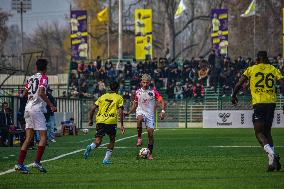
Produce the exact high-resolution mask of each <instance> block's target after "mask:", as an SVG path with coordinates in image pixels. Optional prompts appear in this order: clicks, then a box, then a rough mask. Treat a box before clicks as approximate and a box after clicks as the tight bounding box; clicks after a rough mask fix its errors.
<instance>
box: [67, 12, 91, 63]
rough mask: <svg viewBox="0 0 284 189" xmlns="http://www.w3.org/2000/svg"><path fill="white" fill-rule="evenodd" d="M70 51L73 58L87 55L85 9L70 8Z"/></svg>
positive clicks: (79, 58)
mask: <svg viewBox="0 0 284 189" xmlns="http://www.w3.org/2000/svg"><path fill="white" fill-rule="evenodd" d="M70 28H71V32H70V33H71V34H70V39H71V53H72V59H73V60H85V59H87V57H88V31H87V28H88V27H87V11H82V10H72V11H71V13H70Z"/></svg>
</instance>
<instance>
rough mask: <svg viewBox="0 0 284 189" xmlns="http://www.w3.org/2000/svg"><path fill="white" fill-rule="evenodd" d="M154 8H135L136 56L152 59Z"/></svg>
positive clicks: (137, 57)
mask: <svg viewBox="0 0 284 189" xmlns="http://www.w3.org/2000/svg"><path fill="white" fill-rule="evenodd" d="M152 49H153V48H152V9H136V10H135V54H136V55H135V57H136V59H137V60H144V59H152Z"/></svg>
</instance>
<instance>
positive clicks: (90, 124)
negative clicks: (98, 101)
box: [89, 105, 98, 126]
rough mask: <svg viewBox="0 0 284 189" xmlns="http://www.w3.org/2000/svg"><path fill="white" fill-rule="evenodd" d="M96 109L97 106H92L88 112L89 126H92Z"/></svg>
mask: <svg viewBox="0 0 284 189" xmlns="http://www.w3.org/2000/svg"><path fill="white" fill-rule="evenodd" d="M97 107H98V106H97V105H93V106H92V109H91V110H90V112H89V126H93V117H94V113H95V112H96V109H97Z"/></svg>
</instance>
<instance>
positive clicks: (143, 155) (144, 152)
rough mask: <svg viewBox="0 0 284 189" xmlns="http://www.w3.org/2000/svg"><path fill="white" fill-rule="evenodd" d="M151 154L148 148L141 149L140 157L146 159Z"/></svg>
mask: <svg viewBox="0 0 284 189" xmlns="http://www.w3.org/2000/svg"><path fill="white" fill-rule="evenodd" d="M149 154H150V150H149V149H148V148H141V150H140V151H139V157H141V158H143V159H146V158H147V157H148V155H149Z"/></svg>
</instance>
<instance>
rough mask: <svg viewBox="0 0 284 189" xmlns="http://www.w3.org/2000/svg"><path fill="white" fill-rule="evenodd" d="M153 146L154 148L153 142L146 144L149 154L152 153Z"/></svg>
mask: <svg viewBox="0 0 284 189" xmlns="http://www.w3.org/2000/svg"><path fill="white" fill-rule="evenodd" d="M153 148H154V145H153V144H148V149H149V150H150V154H152V152H153Z"/></svg>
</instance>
